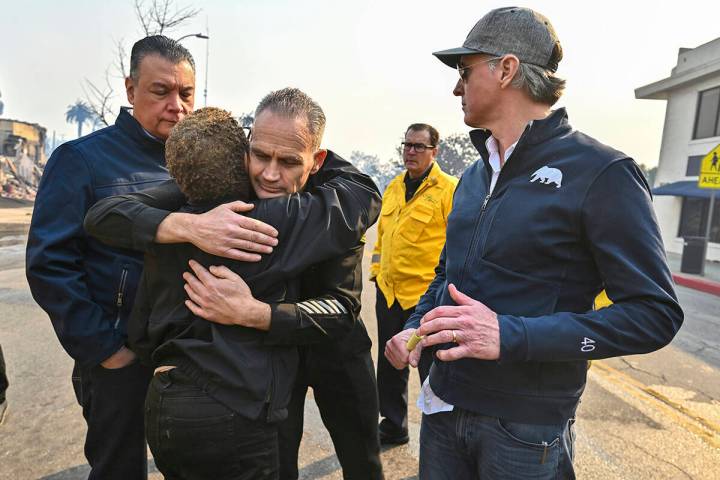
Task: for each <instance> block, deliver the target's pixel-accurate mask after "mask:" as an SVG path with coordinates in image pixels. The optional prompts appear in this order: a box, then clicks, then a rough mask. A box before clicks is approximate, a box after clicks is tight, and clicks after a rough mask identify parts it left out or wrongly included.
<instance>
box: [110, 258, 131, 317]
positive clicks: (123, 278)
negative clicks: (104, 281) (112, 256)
mask: <svg viewBox="0 0 720 480" xmlns="http://www.w3.org/2000/svg"><path fill="white" fill-rule="evenodd" d="M127 275H128V270H127V268H123V270H122V273H121V274H120V286H119V287H118V292H117V300H116V301H115V305H116V306H117V317H116V318H115V326H114V327H113V328H115V329H117V328H118V325H120V312H121V311H122V306H123V296H124V295H125V282H126V280H127Z"/></svg>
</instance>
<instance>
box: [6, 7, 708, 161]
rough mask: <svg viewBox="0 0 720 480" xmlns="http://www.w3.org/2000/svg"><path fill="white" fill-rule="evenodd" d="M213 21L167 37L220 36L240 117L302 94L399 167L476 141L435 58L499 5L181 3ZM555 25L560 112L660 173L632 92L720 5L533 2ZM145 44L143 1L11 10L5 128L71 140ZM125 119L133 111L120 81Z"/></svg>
mask: <svg viewBox="0 0 720 480" xmlns="http://www.w3.org/2000/svg"><path fill="white" fill-rule="evenodd" d="M179 5H181V6H182V5H193V6H196V7H198V8H201V9H202V13H201V14H200V15H199V16H198V17H196V19H194V20H193V21H191V22H190V23H188V24H186V25H184V26H183V27H180V28H179V29H177V30H174V31H171V32H169V33H168V34H169V35H170V36H173V37H175V38H177V37H180V36H182V35H185V34H188V33H196V32H201V31H204V30H205V22H206V19H207V21H208V23H209V27H210V37H211V40H210V62H209V63H210V67H209V74H210V75H209V85H208V104H209V105H213V106H219V107H223V108H226V109H229V110H231V111H233V113H235V114H237V115H239V114H240V113H243V112H248V111H251V110H253V109H254V108H255V106H256V104H257V102H258V101H259V99H260V98H261V97H262V96H263V95H264V94H265V93H267V92H269V91H270V90H274V89H278V88H282V87H285V86H295V87H299V88H301V89H303V90H304V91H306V92H307V93H308V94H310V95H311V96H312V97H314V98H315V99H316V100H317V101H318V102H319V103H320V104H321V105H322V107H323V108H324V109H325V112H326V114H327V117H328V126H327V129H326V135H325V141H324V146H325V147H328V148H332V149H333V150H335V151H337V152H338V153H340V154H341V155H346V156H349V155H350V153H351V152H352V151H353V150H362V151H364V152H366V153H372V154H376V155H379V156H380V157H382V158H390V157H392V156H394V151H395V146H396V145H397V144H398V143H399V142H400V138H401V136H402V134H403V132H404V129H405V128H406V126H407V125H408V124H410V123H413V122H426V123H430V124H433V125H435V126H436V127H437V128H438V130H440V134H441V135H447V134H451V133H455V132H465V131H467V130H468V128H467V127H466V126H465V125H464V124H463V122H462V112H461V110H460V101H459V100H458V99H457V98H455V97H453V95H452V93H451V91H452V87H453V85H454V82H455V79H456V76H457V74H456V73H455V72H454V71H453V70H451V69H449V68H447V67H445V66H444V65H443V64H441V63H440V62H439V61H438V60H436V59H435V58H434V57H433V56H432V55H431V53H432V52H433V51H436V50H442V49H446V48H451V47H456V46H460V45H461V44H462V42H463V40H464V39H465V36H466V35H467V33H468V31H469V30H470V28H472V26H473V25H474V24H475V22H476V21H477V20H478V19H479V18H480V17H481V16H482V15H484V14H485V13H486V12H487V11H488V10H490V9H491V8H495V7H498V6H506V5H508V3H506V2H495V1H454V0H447V1H432V2H430V1H425V0H414V1H406V0H384V1H374V0H371V1H354V2H347V1H341V0H336V1H314V0H304V1H295V2H293V1H289V0H265V1H260V0H252V1H251V0H242V1H229V0H228V1H222V0H198V1H195V2H192V3H191V2H189V1H188V2H184V1H180V2H179ZM520 5H522V6H528V7H531V8H534V9H536V10H538V11H539V12H541V13H543V14H545V15H546V16H547V17H549V18H550V20H551V21H552V22H553V24H554V26H555V29H556V31H557V33H558V35H559V37H560V41H561V43H562V46H563V50H564V54H565V55H564V59H563V61H562V62H561V63H560V68H559V70H558V75H560V76H561V77H564V78H566V79H567V80H568V87H567V90H566V93H565V95H564V97H563V99H561V101H560V103H559V105H561V106H566V107H567V108H568V112H569V115H570V121H571V123H572V124H573V126H574V127H575V128H578V129H580V130H583V131H585V132H586V133H588V134H590V135H592V136H594V137H596V138H598V139H600V140H601V141H604V142H606V143H609V144H611V145H612V146H614V147H615V148H618V149H621V150H623V151H625V152H626V153H627V154H629V155H631V156H633V157H634V158H636V159H637V160H638V161H639V162H641V163H645V164H648V165H655V164H656V163H657V159H658V154H659V150H660V139H661V136H662V126H663V119H664V115H665V102H664V101H660V100H635V98H634V89H635V88H637V87H640V86H642V85H646V84H648V83H651V82H654V81H656V80H660V79H662V78H665V77H667V76H669V74H670V70H671V68H672V67H674V66H675V63H676V61H677V51H678V48H680V47H691V48H692V47H696V46H698V45H701V44H703V43H706V42H708V41H710V40H713V39H714V38H717V37H718V36H720V20H719V19H720V2H718V1H717V0H714V1H685V2H662V1H632V0H625V1H611V0H607V1H603V2H584V1H574V2H569V1H528V2H525V3H521V4H520ZM139 37H140V29H139V26H138V23H137V21H136V19H135V17H134V14H133V3H132V0H106V1H90V0H66V1H64V2H58V1H50V0H47V1H41V0H25V1H22V2H17V1H13V2H10V1H3V2H2V4H1V6H0V38H2V41H1V43H0V45H1V47H0V91H1V92H2V100H3V102H4V103H5V113H4V117H6V118H8V117H9V118H15V119H20V120H24V121H29V122H36V123H39V124H41V125H43V126H44V127H46V128H47V129H48V132H49V135H52V132H53V130H55V131H56V132H57V134H58V135H65V138H66V139H72V138H74V137H75V133H76V126H74V125H70V124H67V123H65V111H66V109H67V106H68V105H70V104H71V103H74V101H75V100H76V99H79V98H82V96H83V92H82V84H83V79H84V78H89V79H91V80H94V81H96V82H102V80H103V76H104V71H105V69H106V68H107V66H108V65H109V64H110V63H111V62H112V61H113V54H114V42H115V41H117V40H119V39H124V40H125V43H126V44H127V45H128V51H129V46H130V45H131V44H132V43H133V42H134V41H135V40H137V39H138V38H139ZM183 43H184V44H185V45H186V46H187V47H188V48H189V49H190V50H191V52H192V53H193V55H194V57H195V60H196V63H197V66H198V71H197V73H198V92H197V97H196V106H198V107H199V106H202V104H203V99H202V89H203V88H204V78H205V65H206V58H205V41H204V40H200V39H196V38H189V39H186V40H184V41H183ZM113 81H114V82H115V85H116V87H117V88H116V91H117V94H118V96H117V98H116V103H115V105H116V106H119V105H120V104H126V100H125V94H124V91H123V85H122V79H120V78H115V79H113Z"/></svg>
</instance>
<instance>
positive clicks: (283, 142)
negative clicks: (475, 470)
mask: <svg viewBox="0 0 720 480" xmlns="http://www.w3.org/2000/svg"><path fill="white" fill-rule="evenodd" d="M324 128H325V115H324V113H323V111H322V109H321V108H320V106H319V105H318V104H317V103H316V102H315V101H314V100H312V99H311V98H310V97H309V96H308V95H306V94H305V93H303V92H302V91H300V90H298V89H294V88H286V89H282V90H278V91H275V92H271V93H270V94H268V95H267V96H266V97H265V98H263V100H262V101H261V102H260V104H259V105H258V107H257V109H256V112H255V123H254V125H253V129H252V134H251V136H250V154H249V156H248V160H247V173H248V177H249V180H250V184H251V186H252V190H253V191H254V196H255V197H256V198H257V199H258V200H265V199H272V198H277V197H284V196H287V195H290V196H291V198H295V196H298V197H299V198H301V199H309V200H311V201H312V202H313V203H312V204H311V205H314V207H315V208H319V209H325V210H327V215H326V217H325V218H326V220H325V221H324V222H322V224H321V225H317V226H314V228H318V229H323V230H324V233H328V230H329V231H330V232H331V233H334V241H336V242H340V241H343V240H345V241H346V240H347V239H348V238H360V237H361V236H362V235H358V236H357V237H354V236H353V234H356V233H361V234H362V233H363V232H364V229H365V228H366V227H368V226H369V225H371V224H372V223H374V221H375V219H376V218H377V215H378V214H379V205H380V203H379V202H380V196H379V193H378V191H377V187H376V186H375V185H374V184H373V183H372V180H370V178H369V177H368V176H367V175H364V174H362V173H360V172H359V171H357V169H355V168H354V167H353V166H352V165H351V164H349V163H348V162H346V161H345V160H343V159H342V158H340V157H339V156H338V155H336V154H334V153H333V152H332V151H329V150H326V149H323V148H321V147H320V145H321V141H322V134H323V131H324ZM173 183H174V182H169V183H168V184H167V185H161V186H159V187H156V188H154V189H151V190H148V191H146V192H142V193H139V194H134V195H124V196H119V197H113V198H108V199H105V200H103V201H101V202H99V203H98V204H97V205H96V206H95V207H93V208H92V209H91V210H90V212H89V213H88V218H87V220H86V228H88V230H89V231H90V232H92V234H93V235H96V236H98V237H100V238H102V239H103V240H104V241H107V242H110V243H111V244H116V245H117V246H124V247H126V248H127V247H129V248H140V249H143V250H149V249H152V248H153V243H182V242H187V243H193V244H195V245H196V246H197V247H198V248H200V249H201V250H204V251H206V252H208V253H212V254H215V255H219V256H222V257H228V258H236V259H241V260H242V259H243V258H241V257H238V256H237V255H239V254H240V253H242V252H240V251H239V249H240V248H242V249H245V250H247V249H248V248H250V249H255V250H254V251H262V246H257V247H253V246H252V245H251V244H252V243H253V242H257V240H263V242H265V244H267V242H266V240H267V238H265V236H264V235H262V234H255V235H254V236H253V237H252V238H248V240H240V241H238V240H237V239H236V238H233V235H232V230H233V229H229V230H230V233H231V234H230V235H228V232H227V231H226V230H228V229H227V228H226V224H229V223H232V224H234V223H235V222H237V219H236V218H235V217H239V216H238V215H236V214H235V213H234V212H235V211H241V210H248V208H252V205H248V204H244V205H245V206H243V205H241V204H242V202H233V203H231V204H226V205H221V206H219V207H216V208H214V209H212V210H210V211H209V212H206V213H204V214H200V215H191V214H187V213H181V212H175V210H177V209H178V208H180V207H181V206H182V205H184V204H185V198H184V197H183V195H182V194H179V195H178V190H177V186H176V185H173ZM171 211H172V212H174V213H170V212H171ZM247 220H249V221H251V222H255V223H256V227H257V226H258V225H259V222H258V220H255V219H250V218H248V219H247ZM265 227H267V226H265ZM270 228H271V227H270ZM258 229H259V228H255V230H258ZM251 241H252V242H251ZM280 241H282V239H280ZM328 246H330V245H328ZM363 246H364V245H363V242H362V241H360V242H358V241H353V243H352V245H351V246H350V247H349V248H347V251H346V252H345V253H344V254H342V255H339V256H337V257H333V258H331V259H329V260H325V261H323V262H322V263H319V264H315V265H313V266H312V267H311V268H309V269H307V270H305V271H304V272H303V273H302V274H301V275H300V276H299V277H296V278H293V279H290V278H288V279H287V283H288V285H287V288H288V291H287V292H286V295H285V300H284V301H282V302H269V301H268V302H264V301H261V300H258V299H257V298H255V297H254V294H253V293H254V292H252V291H251V289H250V288H249V287H248V285H247V284H246V283H245V282H244V280H243V279H242V278H241V277H240V276H238V275H235V274H233V273H232V272H230V271H227V269H222V268H212V269H206V268H204V267H203V266H201V265H198V264H193V265H191V268H192V273H190V272H188V273H186V274H185V281H186V282H187V286H186V289H187V291H188V296H189V301H188V303H187V306H188V308H189V309H190V311H191V312H192V313H193V314H195V315H196V316H198V317H201V318H204V319H206V320H209V321H212V322H215V323H219V324H223V325H229V326H236V327H238V328H239V327H244V328H251V329H255V330H259V331H260V333H261V334H263V339H264V344H265V346H266V347H267V348H268V349H274V348H287V347H288V346H299V348H298V350H299V352H298V353H299V369H298V374H297V378H298V379H297V381H294V382H293V380H294V375H280V373H282V372H283V371H287V370H290V368H288V365H273V366H272V370H271V371H268V372H266V375H267V377H269V378H273V382H272V384H273V389H271V390H270V391H269V392H268V398H267V399H264V400H265V401H266V403H267V405H266V407H265V408H263V409H261V411H259V412H258V410H257V409H256V410H255V411H254V412H253V413H252V415H249V414H248V412H247V409H243V408H241V407H240V406H239V405H241V404H242V403H243V402H245V403H247V401H245V400H244V399H239V400H238V401H237V402H236V405H235V406H234V407H233V411H234V412H235V414H237V415H241V416H244V417H247V418H249V419H250V420H252V421H256V422H265V423H269V424H271V425H270V428H266V430H273V428H272V426H273V425H279V465H275V464H273V460H274V461H275V462H277V461H278V459H277V455H276V456H275V457H273V455H268V459H261V458H258V462H260V461H263V462H264V461H267V469H266V473H267V475H266V476H263V477H262V478H276V477H275V475H279V478H281V479H292V478H297V477H298V469H297V458H298V448H299V445H300V439H301V437H302V433H303V405H304V401H305V395H306V392H307V389H308V386H312V387H313V389H314V397H315V401H316V402H317V404H318V407H319V409H320V411H321V414H322V418H323V421H324V422H325V424H326V426H327V428H328V430H329V431H330V433H331V436H332V438H333V442H334V445H335V449H336V452H337V454H338V458H339V460H340V464H341V465H342V467H343V473H344V476H345V478H348V479H354V478H357V479H381V478H382V466H381V463H380V445H379V438H378V430H377V421H378V400H377V390H376V385H375V375H374V368H373V364H372V359H371V356H370V346H371V342H370V338H369V337H368V335H367V331H366V330H365V326H364V324H363V322H362V320H361V319H360V317H359V314H360V294H361V289H362V272H361V261H362V253H363ZM278 248H280V247H278ZM286 248H287V246H286ZM293 248H301V247H299V246H293ZM251 260H259V256H257V258H251ZM294 280H297V281H294ZM293 285H300V289H299V290H292V288H291V287H292V286H293ZM179 368H180V369H181V370H182V368H181V367H179ZM292 373H293V374H294V373H295V370H294V369H293V370H292ZM195 381H196V382H197V381H199V380H198V379H195ZM200 386H203V385H200ZM208 390H209V391H210V392H213V393H211V395H215V396H216V397H218V398H219V396H218V392H217V389H214V388H209V389H208ZM285 392H287V395H284V393H285ZM261 400H262V399H261ZM284 417H287V419H286V420H284V421H281V420H283V418H284ZM270 453H271V454H272V452H270ZM278 470H279V472H278ZM254 478H258V477H254Z"/></svg>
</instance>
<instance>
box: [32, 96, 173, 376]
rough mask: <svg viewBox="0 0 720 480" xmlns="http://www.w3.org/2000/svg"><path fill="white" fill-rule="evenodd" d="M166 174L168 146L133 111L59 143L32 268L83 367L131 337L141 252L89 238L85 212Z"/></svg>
mask: <svg viewBox="0 0 720 480" xmlns="http://www.w3.org/2000/svg"><path fill="white" fill-rule="evenodd" d="M168 178H170V175H169V174H168V171H167V168H166V167H165V144H164V143H163V142H161V141H160V140H157V139H155V138H153V137H152V136H150V135H149V134H148V133H147V132H146V131H145V130H144V129H143V128H142V126H141V125H140V124H139V123H138V122H137V120H135V118H134V117H133V116H132V115H131V114H130V113H129V112H128V110H127V109H122V110H121V111H120V115H118V117H117V120H116V121H115V125H113V126H110V127H107V128H103V129H102V130H98V131H97V132H93V133H91V134H90V135H86V136H84V137H82V138H79V139H77V140H73V141H71V142H67V143H65V144H63V145H61V146H60V147H58V148H57V149H56V150H55V152H53V154H52V156H51V157H50V160H48V163H47V166H46V167H45V172H44V173H43V177H42V180H41V181H40V187H39V189H38V193H37V198H36V199H35V209H34V212H33V217H32V222H31V224H30V233H29V237H28V245H27V256H26V274H27V279H28V283H29V284H30V291H31V292H32V295H33V298H34V299H35V301H36V302H37V303H38V305H40V307H42V309H43V310H45V312H47V314H48V316H49V317H50V320H51V321H52V324H53V327H54V328H55V333H56V334H57V336H58V338H59V339H60V343H61V344H62V346H63V348H65V350H66V351H67V352H68V354H70V356H71V357H72V358H73V359H75V360H76V361H77V362H78V363H79V364H80V365H81V366H83V367H93V366H95V365H97V364H99V363H100V362H102V361H103V360H105V359H106V358H108V357H110V356H111V355H112V354H113V353H115V352H116V351H118V350H119V349H120V347H121V346H122V345H123V344H124V343H125V340H126V336H127V335H126V322H127V319H128V317H129V315H130V311H131V308H132V304H133V299H134V296H135V290H136V288H137V284H138V280H139V278H140V273H141V271H142V258H143V257H142V254H141V253H139V252H135V251H132V250H127V249H121V248H112V247H108V246H106V245H104V244H102V243H100V242H99V241H97V240H95V239H93V238H91V237H90V236H88V235H87V234H86V233H85V231H84V230H83V220H84V219H85V213H86V212H87V210H88V209H89V208H90V207H91V206H92V205H93V204H94V203H95V202H96V201H97V200H99V199H101V198H105V197H108V196H111V195H120V194H124V193H128V192H134V191H137V190H142V189H144V188H148V187H150V186H152V185H155V184H157V183H159V182H161V181H165V180H167V179H168Z"/></svg>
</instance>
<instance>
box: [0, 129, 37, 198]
mask: <svg viewBox="0 0 720 480" xmlns="http://www.w3.org/2000/svg"><path fill="white" fill-rule="evenodd" d="M46 137H47V132H46V130H45V128H44V127H41V126H40V125H38V124H36V123H28V122H23V121H20V120H12V119H7V118H0V196H2V197H8V198H17V199H26V200H33V199H34V198H35V194H36V192H37V186H38V183H39V182H40V177H42V170H43V168H44V166H45V163H46V162H47V157H46V156H45V143H46V139H47V138H46Z"/></svg>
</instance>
